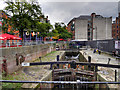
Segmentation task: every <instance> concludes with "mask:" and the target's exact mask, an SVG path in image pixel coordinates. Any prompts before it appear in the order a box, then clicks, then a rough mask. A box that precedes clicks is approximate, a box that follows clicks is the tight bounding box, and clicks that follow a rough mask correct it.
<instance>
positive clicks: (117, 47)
mask: <svg viewBox="0 0 120 90" xmlns="http://www.w3.org/2000/svg"><path fill="white" fill-rule="evenodd" d="M115 49H120V41H115Z"/></svg>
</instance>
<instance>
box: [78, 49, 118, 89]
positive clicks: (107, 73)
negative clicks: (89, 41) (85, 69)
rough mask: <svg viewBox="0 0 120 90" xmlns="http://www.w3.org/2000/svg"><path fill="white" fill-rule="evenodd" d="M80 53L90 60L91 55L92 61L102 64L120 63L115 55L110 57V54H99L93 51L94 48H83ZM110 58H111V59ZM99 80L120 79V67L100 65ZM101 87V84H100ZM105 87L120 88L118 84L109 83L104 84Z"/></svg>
mask: <svg viewBox="0 0 120 90" xmlns="http://www.w3.org/2000/svg"><path fill="white" fill-rule="evenodd" d="M80 53H81V54H82V55H83V56H84V57H85V58H86V60H87V61H88V56H90V57H91V63H102V64H114V65H119V60H116V59H115V58H114V57H112V56H111V57H110V56H109V55H108V54H104V53H101V54H98V53H93V50H92V49H87V50H82V51H80ZM109 58H110V59H109ZM98 70H99V71H98V72H97V75H98V76H97V80H98V81H119V69H117V68H107V67H98ZM115 70H116V71H117V75H116V80H115ZM100 87H101V86H100ZM102 87H103V88H112V89H113V88H116V89H118V88H120V86H119V85H118V84H108V85H105V84H104V85H102Z"/></svg>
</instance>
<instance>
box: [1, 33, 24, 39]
mask: <svg viewBox="0 0 120 90" xmlns="http://www.w3.org/2000/svg"><path fill="white" fill-rule="evenodd" d="M0 40H22V38H20V37H17V36H14V35H10V34H6V33H5V34H1V35H0Z"/></svg>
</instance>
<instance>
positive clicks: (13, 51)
mask: <svg viewBox="0 0 120 90" xmlns="http://www.w3.org/2000/svg"><path fill="white" fill-rule="evenodd" d="M54 50H55V47H54V45H52V44H44V45H38V46H24V47H15V48H2V49H0V52H1V56H0V68H1V69H0V70H2V63H3V57H4V56H5V58H6V60H7V71H8V73H13V72H14V71H17V70H18V69H19V68H21V62H23V61H24V62H31V61H33V60H35V59H37V58H39V57H40V56H44V55H46V54H47V53H50V52H51V51H54ZM20 61H21V62H20Z"/></svg>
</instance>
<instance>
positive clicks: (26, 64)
mask: <svg viewBox="0 0 120 90" xmlns="http://www.w3.org/2000/svg"><path fill="white" fill-rule="evenodd" d="M22 66H30V63H22Z"/></svg>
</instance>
